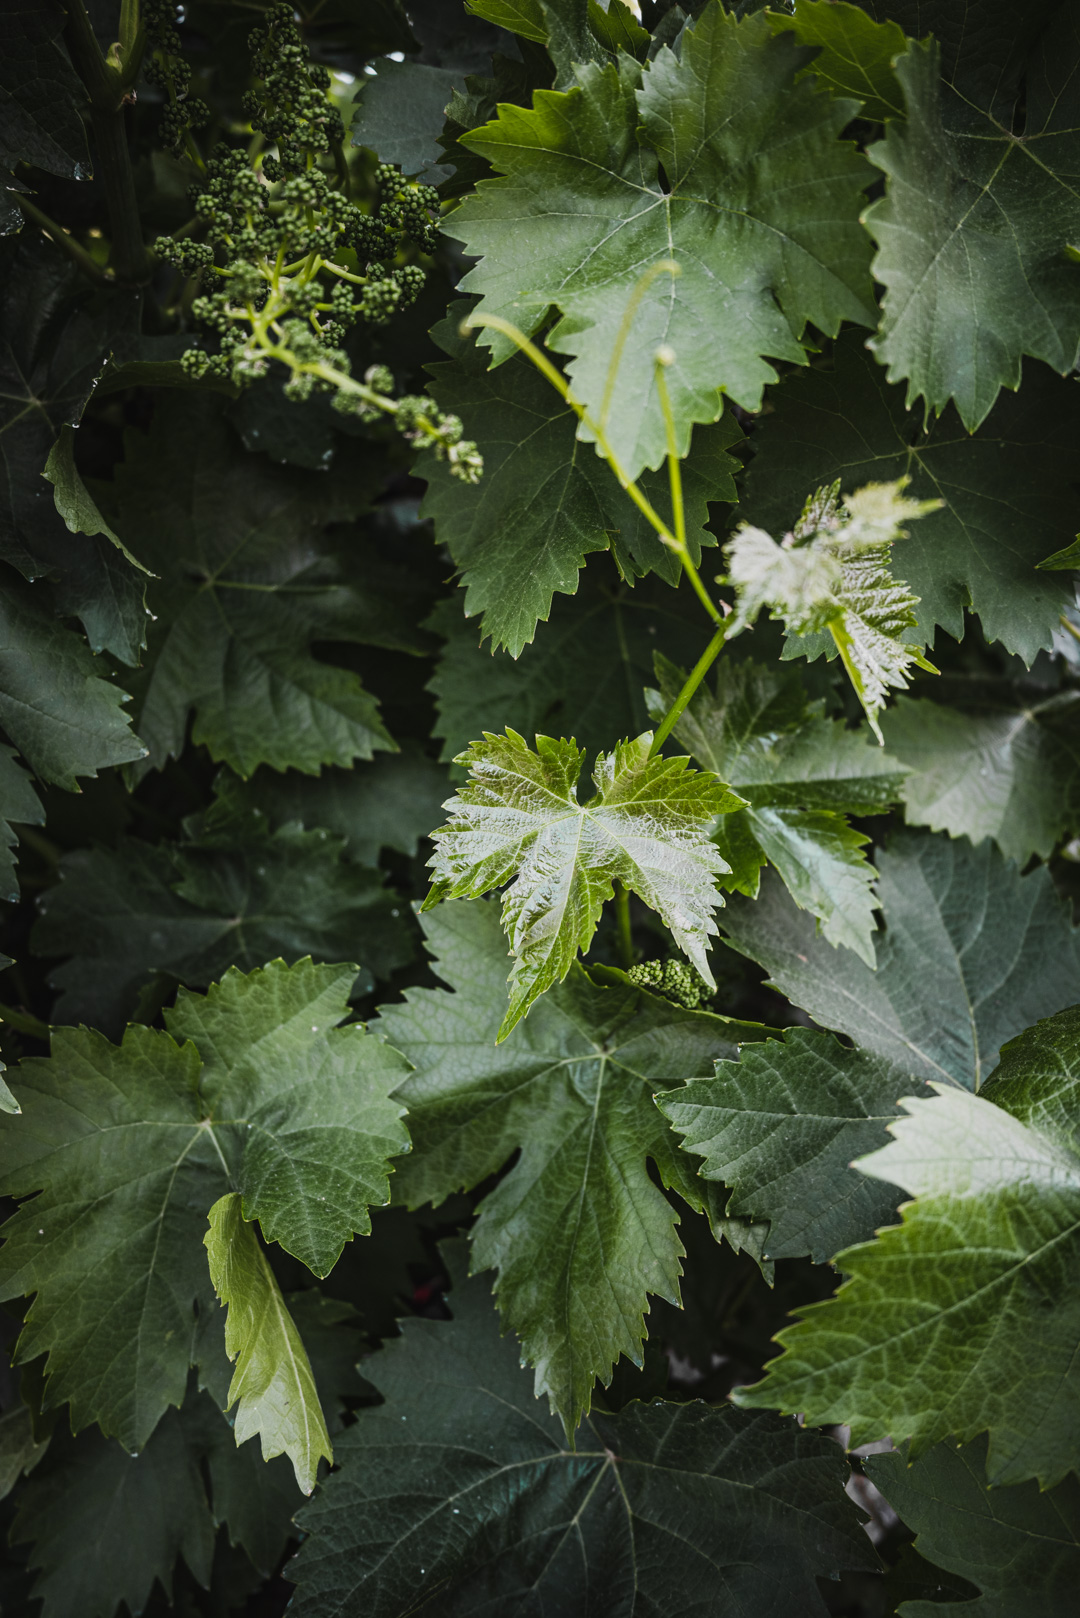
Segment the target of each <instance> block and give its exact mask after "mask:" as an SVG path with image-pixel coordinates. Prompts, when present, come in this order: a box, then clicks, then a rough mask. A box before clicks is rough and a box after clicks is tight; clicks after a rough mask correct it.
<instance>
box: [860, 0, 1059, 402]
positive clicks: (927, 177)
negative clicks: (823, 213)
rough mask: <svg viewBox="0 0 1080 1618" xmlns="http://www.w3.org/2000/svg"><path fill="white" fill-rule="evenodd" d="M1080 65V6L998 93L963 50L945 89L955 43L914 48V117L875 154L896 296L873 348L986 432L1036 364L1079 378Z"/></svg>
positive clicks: (909, 82) (910, 96)
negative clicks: (968, 68) (1079, 185)
mask: <svg viewBox="0 0 1080 1618" xmlns="http://www.w3.org/2000/svg"><path fill="white" fill-rule="evenodd" d="M1078 59H1080V21H1078V20H1077V18H1076V16H1075V15H1074V12H1073V9H1072V7H1070V6H1060V7H1059V8H1058V9H1057V11H1056V12H1055V13H1054V15H1053V17H1052V20H1051V22H1050V24H1049V26H1048V28H1047V29H1046V32H1045V33H1044V34H1043V35H1042V37H1041V38H1040V39H1039V40H1038V42H1037V43H1036V44H1035V46H1034V48H1033V49H1032V51H1031V54H1030V56H1029V58H1028V61H1027V64H1026V67H1025V68H1023V69H1021V68H1020V66H1019V63H1016V62H1014V63H1013V64H1010V70H1007V71H1006V72H1005V73H1003V74H1002V75H1000V76H999V78H998V79H997V81H996V82H993V81H990V82H987V81H982V82H979V83H977V84H976V83H971V82H968V81H967V79H966V76H965V73H964V66H963V53H961V54H960V57H959V58H958V61H957V75H956V79H955V80H954V81H953V82H952V83H948V82H946V83H942V81H941V79H940V78H939V68H940V66H941V51H940V48H939V46H938V45H937V44H936V43H935V42H934V41H933V40H924V41H923V42H921V43H918V44H912V46H911V47H910V49H909V50H908V52H907V53H906V55H904V56H901V57H900V58H899V59H898V60H897V63H896V69H895V71H896V76H897V78H898V80H899V81H900V85H901V87H902V89H903V92H904V100H905V104H906V109H907V118H906V119H895V120H893V121H891V122H890V123H889V124H888V126H887V129H886V134H885V139H884V140H883V141H879V142H878V143H877V144H876V145H875V146H873V147H871V148H870V152H869V154H868V155H869V156H870V158H871V160H872V161H873V162H874V163H876V164H877V165H878V167H879V168H881V169H883V170H884V171H885V173H886V175H887V176H888V181H887V185H886V190H885V195H884V197H882V198H881V199H880V200H879V201H877V202H875V203H874V204H873V205H872V206H871V207H870V208H869V209H868V210H867V212H866V215H865V222H866V228H867V230H868V231H869V232H870V234H871V236H872V237H873V238H874V241H875V242H876V243H877V246H878V252H877V255H876V257H875V259H874V275H875V277H876V279H877V280H879V281H881V282H883V283H884V285H885V288H886V292H885V299H884V304H883V319H882V324H881V330H880V332H879V335H878V336H877V337H876V338H874V339H872V341H871V347H872V348H873V349H874V351H875V352H876V354H877V356H878V359H879V360H880V361H881V363H882V364H883V365H885V366H886V367H887V368H888V377H889V380H890V382H896V381H899V380H901V379H903V380H906V381H907V384H908V387H907V400H908V404H909V405H910V404H912V403H914V402H915V401H916V400H917V399H925V400H926V402H927V405H928V406H929V408H930V409H932V410H935V411H941V410H942V409H944V407H945V405H946V404H948V403H949V401H950V400H951V401H954V402H955V404H956V408H957V410H958V412H959V414H960V417H961V419H962V421H963V422H964V425H965V426H966V427H967V428H968V430H969V431H972V432H973V431H974V430H975V428H976V427H978V426H979V425H980V424H981V423H982V422H983V421H985V419H986V417H987V416H988V415H989V413H990V410H991V409H992V407H993V404H994V401H995V399H996V398H997V396H998V392H999V391H1000V389H1001V388H1003V387H1006V388H1014V389H1015V388H1017V387H1019V385H1020V375H1021V368H1022V361H1023V357H1024V356H1025V355H1031V356H1032V357H1033V358H1035V359H1040V360H1045V361H1046V363H1047V364H1048V365H1051V366H1052V367H1053V368H1054V370H1056V371H1059V372H1061V373H1063V374H1064V373H1066V372H1068V371H1070V370H1071V369H1072V368H1073V366H1074V364H1075V362H1076V353H1077V345H1078V342H1080V271H1078V269H1077V267H1076V265H1075V264H1073V263H1071V262H1070V260H1069V258H1068V255H1067V254H1066V252H1065V245H1066V243H1067V242H1069V241H1070V240H1072V238H1073V235H1074V233H1075V230H1076V218H1077V214H1076V201H1075V177H1076V170H1077V163H1078V161H1080V135H1078V130H1077V123H1078V119H1080V105H1078V101H1077V92H1076V85H1075V81H1076V77H1077V66H1078ZM1021 81H1022V84H1021Z"/></svg>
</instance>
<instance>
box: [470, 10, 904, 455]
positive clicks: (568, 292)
mask: <svg viewBox="0 0 1080 1618" xmlns="http://www.w3.org/2000/svg"><path fill="white" fill-rule="evenodd" d="M805 60H806V58H805V55H804V53H803V52H802V51H801V50H800V49H799V47H797V46H796V45H795V43H794V41H793V40H792V39H791V38H790V36H788V35H780V36H778V37H776V38H774V37H772V35H771V34H770V31H769V28H768V25H767V24H766V22H765V20H764V18H761V17H751V18H748V19H746V20H745V21H743V22H741V23H738V22H736V21H735V19H734V18H733V17H731V16H729V15H728V14H727V13H726V12H725V11H724V10H723V8H722V7H721V6H719V5H710V6H709V7H708V8H707V9H706V10H705V11H704V13H703V14H702V16H701V17H700V18H699V20H698V22H697V25H696V27H695V28H694V29H693V30H691V31H688V32H687V33H686V34H685V35H684V36H683V40H682V50H681V58H676V57H675V56H674V55H673V53H672V52H671V51H670V50H669V49H667V47H664V48H662V49H661V50H660V51H659V53H658V54H657V55H656V57H655V58H654V60H653V62H652V63H651V65H650V66H649V68H648V69H647V70H646V71H645V72H644V74H643V73H642V70H641V69H640V68H639V67H638V65H637V63H636V62H634V61H633V59H632V58H630V57H628V56H626V55H625V54H621V53H620V56H619V59H618V63H617V65H616V66H612V67H609V68H603V69H601V68H598V67H595V66H592V67H588V68H584V69H580V70H579V78H580V81H581V82H580V85H579V86H578V87H576V88H574V89H572V90H570V91H569V93H568V94H566V95H562V94H559V93H558V92H553V91H539V92H537V94H536V96H535V98H534V110H532V111H529V112H526V111H521V110H518V109H516V108H510V107H507V108H504V109H502V110H501V112H500V116H499V119H498V121H496V122H495V123H492V124H488V125H486V126H485V127H484V128H483V129H482V130H478V131H476V132H475V133H473V134H472V135H470V136H469V137H468V138H467V144H468V146H469V147H470V149H471V150H474V151H478V152H480V153H481V155H482V156H484V157H487V158H488V159H490V161H491V162H492V163H493V164H494V165H495V166H496V167H497V168H500V169H502V170H503V171H504V172H505V174H506V176H507V177H506V178H505V179H499V180H495V181H493V182H491V183H490V184H486V185H484V186H482V187H481V189H480V191H479V192H478V194H477V195H476V196H474V197H471V198H469V199H467V200H466V201H465V202H464V203H463V205H462V206H461V208H459V209H458V210H457V211H456V212H455V213H454V215H453V216H452V220H451V222H450V227H449V228H450V229H451V231H452V233H453V234H454V235H455V236H459V237H460V238H461V239H462V240H463V241H464V242H465V244H466V250H467V251H468V252H469V253H471V254H474V255H478V256H481V262H480V264H479V265H478V266H477V267H476V268H475V269H474V270H471V271H470V272H469V274H468V276H466V278H465V281H464V282H463V283H462V285H463V287H464V289H465V290H466V291H471V292H476V293H481V294H483V302H482V304H481V306H480V309H479V310H478V314H480V315H483V314H487V313H492V314H497V315H501V316H502V317H503V318H508V319H510V320H511V321H513V322H514V323H515V324H516V325H518V326H520V327H522V328H523V329H525V330H526V331H527V332H534V331H536V330H537V329H538V328H539V327H540V326H541V324H542V323H543V322H545V321H546V320H547V318H548V312H549V310H550V308H551V307H552V305H555V306H556V307H557V308H558V309H559V310H560V311H561V313H562V316H563V319H562V320H561V321H560V323H559V324H558V325H557V326H556V327H555V328H554V330H553V331H552V332H551V333H550V335H549V337H548V342H549V344H550V346H551V347H552V348H554V349H555V350H556V351H557V352H559V353H566V354H569V355H571V356H572V358H571V361H570V364H569V367H568V370H569V375H570V379H571V385H572V387H573V390H574V394H575V396H576V397H577V398H578V399H579V400H580V401H581V402H582V404H584V405H585V406H586V407H587V408H588V409H589V410H590V411H591V412H592V414H593V417H594V419H596V420H597V421H601V420H605V421H606V430H607V433H608V436H609V438H610V440H611V442H612V444H613V446H614V449H615V452H616V454H617V456H618V457H619V459H620V461H621V462H622V464H623V466H624V468H625V470H626V472H627V474H628V475H630V476H634V475H636V474H637V473H638V472H639V471H640V470H641V469H642V468H643V467H645V466H658V465H659V464H660V461H661V459H662V458H663V456H664V454H665V451H666V443H667V440H666V436H665V427H664V421H663V414H662V411H661V409H660V406H659V402H658V397H657V393H656V388H655V374H654V373H655V369H656V351H657V347H658V345H661V344H663V345H666V346H667V347H668V348H670V349H672V350H673V352H674V361H673V363H672V364H671V365H669V366H668V367H667V369H666V372H665V376H666V380H667V386H668V390H669V392H670V395H671V399H672V407H673V410H674V416H675V421H676V425H677V438H678V444H679V448H680V452H681V453H684V454H685V452H686V449H687V447H688V444H689V440H690V429H691V426H692V425H693V424H694V423H695V422H711V421H716V420H717V419H718V418H719V416H720V412H721V407H722V398H721V395H722V394H723V393H727V394H729V395H730V396H731V397H732V398H733V399H735V400H736V401H737V402H738V403H739V404H741V405H744V406H746V407H747V408H749V409H756V408H758V406H759V405H760V402H761V395H762V390H763V388H764V386H765V385H766V383H768V382H771V381H775V379H776V372H775V371H774V369H773V367H772V366H771V365H770V364H768V362H767V360H766V359H765V356H766V355H769V356H772V357H774V358H776V359H781V360H787V361H790V362H792V363H796V364H798V363H802V362H804V360H805V351H804V348H803V345H802V343H801V341H800V340H799V339H800V337H801V334H802V332H803V329H804V327H805V324H806V322H807V321H811V322H813V324H814V325H816V326H818V327H819V328H820V329H821V330H822V331H825V332H829V333H835V332H836V330H837V327H838V326H839V324H840V321H841V320H842V319H845V318H846V319H851V320H858V321H863V322H873V320H874V315H873V311H872V308H871V306H870V281H869V277H868V273H867V253H866V246H867V243H866V239H865V233H864V232H863V231H862V228H861V226H860V225H859V223H858V214H859V210H860V208H861V206H862V196H861V193H862V188H863V186H864V185H865V184H866V183H867V178H868V170H867V169H866V167H865V165H864V162H863V160H862V158H860V157H859V156H858V155H857V154H856V152H855V150H854V148H853V147H852V146H850V145H844V144H842V143H841V142H840V141H839V139H838V138H837V137H838V136H839V134H840V131H841V129H842V128H843V126H844V124H845V122H846V121H847V118H848V114H849V112H850V110H851V109H850V108H847V107H845V105H844V104H843V103H840V102H832V101H830V100H829V99H828V98H827V97H825V96H820V95H817V94H816V93H815V91H814V89H813V88H812V86H811V84H810V83H808V82H807V83H802V84H797V83H795V79H796V76H797V73H798V71H799V69H800V67H802V66H803V64H804V62H805ZM639 128H640V130H641V140H640V141H639V138H638V137H639ZM661 167H662V168H663V172H664V176H665V178H666V185H661V183H660V179H659V171H660V168H661ZM669 188H670V189H669ZM672 260H674V261H675V262H676V263H678V264H679V266H680V269H681V274H680V275H679V276H678V277H676V278H674V279H673V278H672V276H671V275H670V274H669V273H667V272H666V271H665V270H663V269H662V268H661V266H662V265H664V264H667V263H670V262H671V261H672ZM647 273H649V274H650V275H651V277H652V278H651V279H650V281H649V283H648V285H647V287H643V280H642V278H643V276H645V275H646V274H647ZM638 294H641V298H640V302H639V303H638V304H637V306H636V308H635V310H634V312H633V319H632V322H631V323H630V326H629V329H628V331H623V323H624V319H625V317H626V315H627V310H628V307H629V303H630V299H631V298H632V297H635V296H637V295H638ZM488 340H490V338H489V339H488ZM617 345H619V359H618V367H617V369H618V374H617V379H616V378H612V379H611V381H612V383H613V386H612V387H610V388H609V372H610V369H611V362H612V356H613V354H614V353H615V352H616V348H617ZM495 352H496V354H497V355H498V356H500V357H505V356H506V354H507V353H508V352H509V348H508V344H507V341H506V339H504V338H501V337H500V338H499V339H498V340H497V342H496V343H495ZM583 436H587V434H583Z"/></svg>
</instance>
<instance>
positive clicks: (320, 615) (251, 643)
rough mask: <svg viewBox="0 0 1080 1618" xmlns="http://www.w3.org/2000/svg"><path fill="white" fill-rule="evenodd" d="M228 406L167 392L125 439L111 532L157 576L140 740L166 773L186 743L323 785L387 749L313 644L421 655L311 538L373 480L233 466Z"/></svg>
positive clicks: (391, 610)
mask: <svg viewBox="0 0 1080 1618" xmlns="http://www.w3.org/2000/svg"><path fill="white" fill-rule="evenodd" d="M223 412H224V406H223V403H222V402H221V401H218V400H214V401H213V402H212V403H211V402H210V401H209V400H208V399H207V398H205V397H204V396H202V395H199V396H193V395H187V394H182V393H179V392H173V393H171V394H169V395H167V396H166V399H165V401H164V402H163V403H162V404H161V405H159V406H158V409H157V410H156V411H155V415H154V420H153V424H152V426H151V428H150V431H149V432H148V433H146V434H136V433H132V434H129V436H128V439H127V458H126V460H125V462H124V464H123V465H122V466H121V467H120V468H119V470H118V472H117V479H116V485H117V490H116V492H117V502H116V515H115V518H114V522H115V526H116V528H117V530H118V532H119V533H120V535H121V537H122V538H123V540H124V542H125V544H127V545H128V546H129V547H130V548H131V550H132V551H133V552H134V553H135V554H136V555H137V556H138V557H139V558H140V560H141V561H143V562H144V563H145V564H146V565H147V566H148V567H150V568H152V569H153V571H154V572H155V574H158V575H160V577H159V578H157V579H156V580H155V581H154V582H153V583H152V584H151V586H150V589H149V591H148V600H149V603H150V607H151V609H152V611H153V613H154V615H155V622H154V623H153V624H152V626H151V629H150V634H149V653H148V658H147V667H146V669H145V670H144V671H143V672H141V673H140V674H139V675H138V676H137V677H136V678H135V679H134V680H133V682H132V683H133V685H134V688H135V700H136V710H137V720H136V723H137V725H138V728H139V733H140V735H141V736H142V737H143V739H144V740H145V742H146V744H147V746H148V748H149V749H150V756H149V762H148V763H147V765H146V766H145V768H147V769H149V768H150V767H151V766H153V767H158V768H159V767H160V766H161V765H163V764H164V763H165V760H166V759H167V758H169V757H173V756H176V755H178V754H179V753H180V751H181V749H182V748H183V745H184V741H185V736H186V730H187V722H188V717H189V715H190V714H192V713H194V724H193V726H192V732H191V734H192V739H193V740H194V741H195V742H196V743H205V744H206V746H207V747H208V748H209V750H210V753H211V756H212V757H213V758H214V759H218V760H224V761H225V762H226V763H227V764H229V765H230V766H231V767H232V768H233V769H235V770H236V771H237V773H238V774H240V775H250V774H251V772H252V771H253V770H254V769H255V768H256V767H257V766H258V765H259V764H269V765H271V766H272V767H273V768H274V769H278V770H284V769H290V768H291V769H300V770H305V771H307V772H308V773H309V774H316V773H317V772H318V770H319V768H320V766H321V765H323V764H351V763H352V761H353V760H354V759H356V758H370V757H371V754H372V751H373V750H374V749H375V748H392V747H393V743H392V742H391V740H390V738H389V736H388V735H387V733H386V730H385V728H384V726H383V724H382V721H381V720H380V718H379V714H378V704H377V703H376V701H375V699H374V698H373V697H372V696H370V695H369V694H368V692H366V691H365V690H364V688H363V686H362V685H361V682H360V680H359V679H358V677H357V676H356V675H355V674H353V673H351V672H349V671H348V670H346V669H344V668H340V667H337V666H335V665H333V664H331V663H327V662H323V661H321V660H317V659H316V658H315V657H314V656H313V655H312V652H311V645H312V642H313V641H316V640H319V641H353V642H361V643H368V644H374V645H380V646H394V647H402V648H403V649H408V650H414V649H417V648H416V646H415V635H414V634H411V633H410V631H409V630H408V629H407V628H406V627H405V625H404V622H403V621H402V618H401V615H400V613H399V612H398V611H397V610H396V609H395V607H394V606H393V605H392V604H391V603H388V602H386V601H384V600H382V599H380V598H379V596H378V594H377V593H374V592H372V593H369V592H368V591H367V590H366V589H364V588H363V587H362V586H359V585H358V584H357V583H354V582H353V580H352V579H351V578H350V577H349V574H348V572H346V571H345V569H344V567H343V564H342V562H341V560H340V559H339V558H338V557H336V556H335V555H334V554H333V552H332V550H331V549H330V547H329V545H328V544H327V542H325V541H322V542H320V536H319V530H320V529H321V528H322V527H323V525H324V524H326V523H327V522H329V521H333V520H339V521H340V520H343V519H345V518H348V517H352V516H355V515H356V514H357V513H358V512H359V511H361V510H362V509H364V507H365V506H366V504H367V495H368V493H370V491H371V489H372V487H373V485H374V482H375V481H376V480H377V471H376V470H375V468H374V467H373V466H372V464H371V463H370V462H369V461H367V460H366V459H365V458H364V457H363V456H360V455H354V456H351V457H350V458H349V461H348V465H347V468H346V470H344V471H335V472H333V473H318V472H305V471H303V470H299V469H297V468H293V467H281V466H275V465H273V464H272V463H271V464H268V463H267V462H265V461H262V460H257V459H255V458H254V457H250V456H245V455H243V454H240V453H238V452H237V449H236V446H235V440H234V438H233V437H232V436H231V429H230V427H229V425H228V422H227V421H226V420H225V419H224V413H223Z"/></svg>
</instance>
